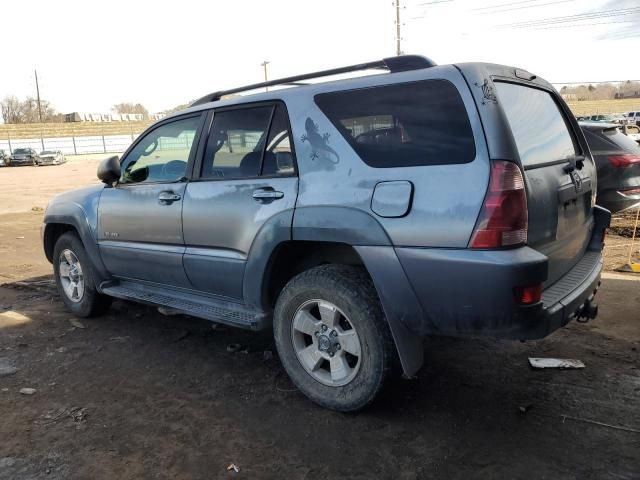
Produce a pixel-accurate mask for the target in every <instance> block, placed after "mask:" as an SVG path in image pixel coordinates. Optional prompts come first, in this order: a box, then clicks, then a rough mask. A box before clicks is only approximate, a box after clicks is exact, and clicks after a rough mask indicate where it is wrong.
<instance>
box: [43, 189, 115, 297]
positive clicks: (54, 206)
mask: <svg viewBox="0 0 640 480" xmlns="http://www.w3.org/2000/svg"><path fill="white" fill-rule="evenodd" d="M101 193H102V188H99V189H98V188H95V187H90V188H89V189H82V190H78V191H75V192H69V193H68V194H63V195H61V196H59V197H56V198H55V199H54V200H52V202H51V203H50V204H49V206H48V207H47V211H46V212H45V215H44V225H43V232H42V233H43V242H44V248H45V254H46V255H47V259H48V260H49V261H50V262H51V261H53V258H52V254H53V245H54V242H49V243H50V245H51V247H50V248H47V245H48V244H49V243H48V241H49V239H50V238H51V235H52V234H54V232H56V230H57V229H58V228H60V226H61V225H63V226H68V227H72V228H73V229H74V230H75V231H76V232H77V233H78V236H79V237H80V240H82V244H83V245H84V248H85V250H86V252H87V255H88V256H89V260H90V261H91V264H92V267H93V269H94V273H95V275H96V277H97V278H96V284H97V285H99V284H100V283H101V282H102V281H104V280H107V279H108V278H109V273H108V272H107V269H106V268H105V266H104V264H103V263H102V258H101V257H100V251H99V249H98V242H97V238H98V237H97V228H98V204H99V201H100V194H101Z"/></svg>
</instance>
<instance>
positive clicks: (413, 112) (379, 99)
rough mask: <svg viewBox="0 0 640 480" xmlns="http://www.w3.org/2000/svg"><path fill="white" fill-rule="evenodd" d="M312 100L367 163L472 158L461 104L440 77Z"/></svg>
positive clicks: (405, 164) (444, 161) (424, 162)
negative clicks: (438, 78)
mask: <svg viewBox="0 0 640 480" xmlns="http://www.w3.org/2000/svg"><path fill="white" fill-rule="evenodd" d="M315 101H316V104H317V105H318V106H319V107H320V109H321V110H322V112H323V113H324V114H325V115H326V116H327V117H328V118H329V120H331V122H332V123H333V125H334V126H335V127H336V128H337V129H338V131H339V132H340V133H341V134H342V136H343V137H344V138H345V139H346V140H347V141H348V142H349V144H350V145H351V146H352V147H353V149H354V150H355V151H356V153H357V154H358V155H359V156H360V158H361V159H362V160H363V161H364V162H365V163H367V164H368V165H370V166H372V167H378V168H389V167H413V166H423V165H443V164H454V163H467V162H471V161H472V160H473V159H474V158H475V156H476V151H475V142H474V138H473V132H472V131H471V125H470V123H469V118H468V116H467V111H466V109H465V107H464V103H463V102H462V98H461V97H460V94H459V93H458V90H456V88H455V87H454V86H453V84H452V83H451V82H448V81H446V80H425V81H420V82H412V83H403V84H398V85H387V86H383V87H373V88H364V89H360V90H349V91H342V92H333V93H324V94H320V95H317V96H316V97H315Z"/></svg>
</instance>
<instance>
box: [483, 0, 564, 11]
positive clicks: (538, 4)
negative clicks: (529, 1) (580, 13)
mask: <svg viewBox="0 0 640 480" xmlns="http://www.w3.org/2000/svg"><path fill="white" fill-rule="evenodd" d="M575 1H576V0H557V1H555V2H547V3H537V4H535V5H523V6H520V7H512V8H503V9H501V10H492V11H490V12H480V13H479V15H488V14H494V13H502V12H512V11H514V10H523V9H525V8H537V7H544V6H547V5H557V4H559V3H569V2H575Z"/></svg>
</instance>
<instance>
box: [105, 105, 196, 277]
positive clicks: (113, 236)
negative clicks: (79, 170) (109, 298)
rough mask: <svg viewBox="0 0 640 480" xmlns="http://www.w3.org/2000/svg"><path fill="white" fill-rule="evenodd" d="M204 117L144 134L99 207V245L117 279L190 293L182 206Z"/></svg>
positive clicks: (173, 122)
mask: <svg viewBox="0 0 640 480" xmlns="http://www.w3.org/2000/svg"><path fill="white" fill-rule="evenodd" d="M201 123H202V115H201V114H197V115H191V116H186V117H180V118H178V119H175V120H171V121H167V122H165V123H161V124H160V125H159V126H157V127H156V128H154V129H153V130H151V131H149V132H146V133H145V134H143V136H142V137H141V138H140V139H139V140H138V141H137V142H136V143H135V144H134V146H133V148H131V149H130V150H129V151H128V152H127V153H126V154H125V156H124V157H123V159H122V161H121V168H122V176H121V178H120V181H119V182H118V184H117V185H116V186H115V187H113V188H105V189H104V192H103V193H102V196H101V197H100V205H99V207H98V222H99V228H98V244H99V248H100V254H101V256H102V260H103V262H104V264H105V266H106V268H107V270H109V272H110V273H111V274H112V275H114V276H115V277H119V278H124V279H133V280H144V281H148V282H153V283H157V284H162V285H170V286H179V287H189V286H190V285H189V282H188V280H187V277H186V275H185V272H184V268H183V266H182V255H183V253H184V250H185V246H184V238H183V235H182V218H181V215H182V205H183V197H184V194H185V189H186V185H187V183H186V178H187V176H188V174H187V170H188V166H189V165H190V162H193V158H194V157H195V153H194V151H195V150H196V145H197V137H198V131H199V129H200V125H201Z"/></svg>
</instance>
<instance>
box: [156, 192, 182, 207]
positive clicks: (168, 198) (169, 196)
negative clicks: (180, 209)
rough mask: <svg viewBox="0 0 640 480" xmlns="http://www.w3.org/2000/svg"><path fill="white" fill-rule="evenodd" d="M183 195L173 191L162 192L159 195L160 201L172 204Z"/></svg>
mask: <svg viewBox="0 0 640 480" xmlns="http://www.w3.org/2000/svg"><path fill="white" fill-rule="evenodd" d="M181 198H182V197H181V196H180V195H178V194H177V193H173V192H160V195H158V203H160V204H161V205H171V204H172V203H173V202H177V201H178V200H180V199H181Z"/></svg>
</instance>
